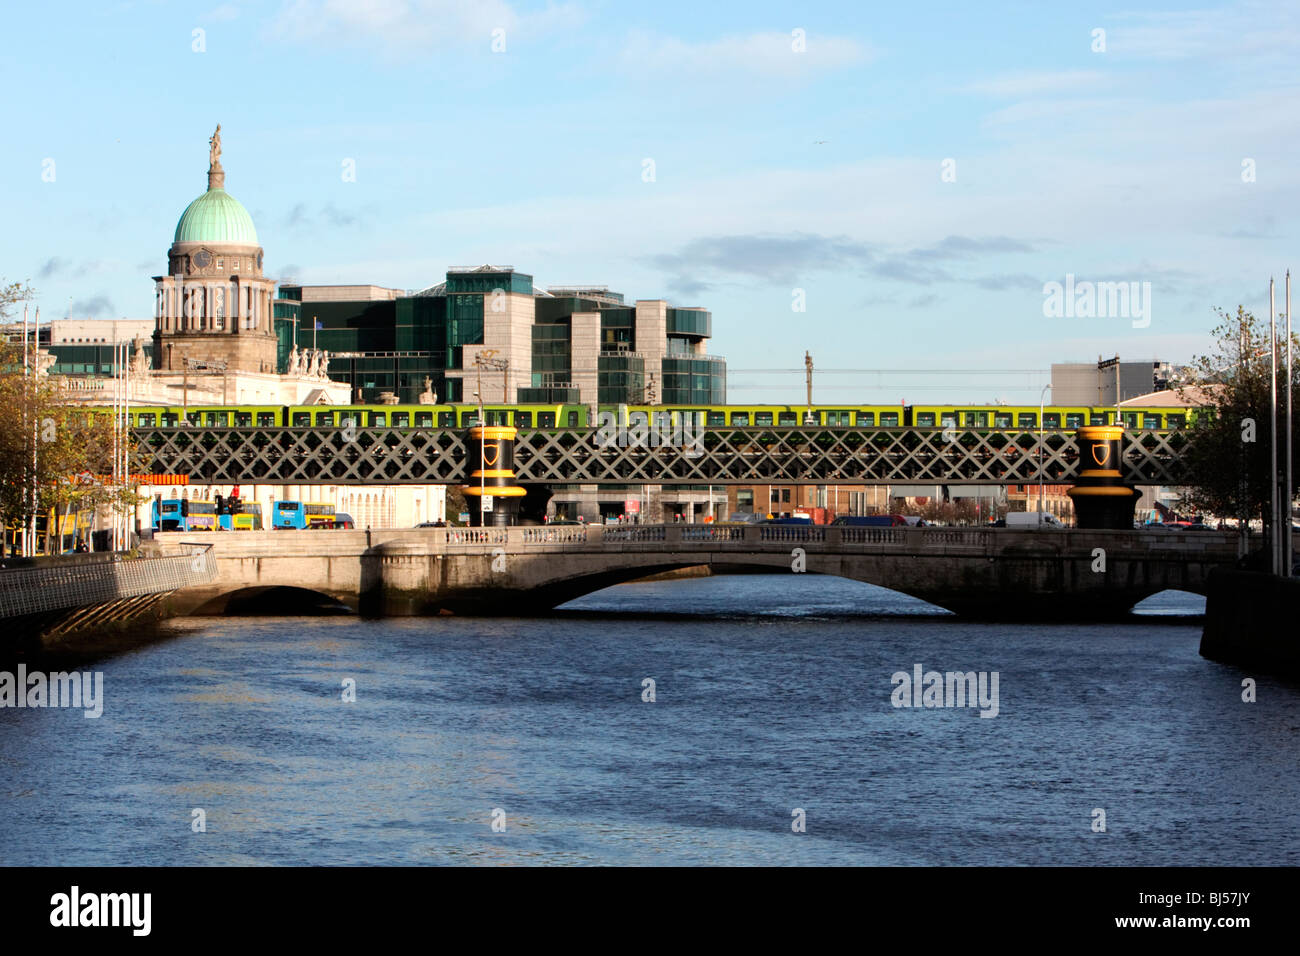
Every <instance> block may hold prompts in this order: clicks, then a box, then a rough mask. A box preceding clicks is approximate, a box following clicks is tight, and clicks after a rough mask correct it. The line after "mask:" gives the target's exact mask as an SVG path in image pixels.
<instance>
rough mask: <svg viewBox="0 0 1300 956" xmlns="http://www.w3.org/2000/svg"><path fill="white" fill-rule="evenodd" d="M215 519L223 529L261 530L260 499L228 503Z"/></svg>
mask: <svg viewBox="0 0 1300 956" xmlns="http://www.w3.org/2000/svg"><path fill="white" fill-rule="evenodd" d="M217 520H218V521H219V522H220V524H221V530H223V531H261V530H262V503H261V502H260V501H237V502H236V503H235V504H233V505H228V506H227V507H226V508H225V509H224V510H223V511H222V513H221V514H220V515H218V516H217Z"/></svg>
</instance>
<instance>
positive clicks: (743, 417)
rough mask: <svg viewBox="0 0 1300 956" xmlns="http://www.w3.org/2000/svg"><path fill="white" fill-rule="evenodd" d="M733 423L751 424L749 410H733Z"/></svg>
mask: <svg viewBox="0 0 1300 956" xmlns="http://www.w3.org/2000/svg"><path fill="white" fill-rule="evenodd" d="M731 424H733V425H748V424H749V412H732V413H731Z"/></svg>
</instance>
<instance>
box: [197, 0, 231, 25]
mask: <svg viewBox="0 0 1300 956" xmlns="http://www.w3.org/2000/svg"><path fill="white" fill-rule="evenodd" d="M238 18H239V7H237V6H235V5H234V4H233V3H223V4H221V5H220V6H217V7H213V8H212V9H211V10H209V11H208V12H207V13H205V14H203V16H202V18H201V19H202V21H203V22H205V23H211V22H214V21H215V22H218V23H222V22H225V21H228V20H236V19H238Z"/></svg>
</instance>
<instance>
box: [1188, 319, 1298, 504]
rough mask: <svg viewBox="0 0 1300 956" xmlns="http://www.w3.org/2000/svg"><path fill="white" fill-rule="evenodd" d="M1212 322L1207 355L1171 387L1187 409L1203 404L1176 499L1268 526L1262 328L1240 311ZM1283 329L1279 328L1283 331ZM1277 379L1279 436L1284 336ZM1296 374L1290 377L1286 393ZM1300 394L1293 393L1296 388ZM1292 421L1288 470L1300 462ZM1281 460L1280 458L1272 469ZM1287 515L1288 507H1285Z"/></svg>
mask: <svg viewBox="0 0 1300 956" xmlns="http://www.w3.org/2000/svg"><path fill="white" fill-rule="evenodd" d="M1215 311H1216V313H1217V314H1218V316H1219V324H1218V326H1216V327H1215V329H1214V331H1213V335H1214V338H1215V347H1214V349H1213V351H1212V352H1211V353H1210V354H1209V355H1198V356H1196V358H1195V359H1194V360H1193V362H1192V365H1191V369H1190V372H1191V375H1190V381H1188V382H1186V383H1185V384H1183V385H1181V386H1179V387H1178V394H1179V396H1180V397H1181V398H1182V399H1183V400H1184V401H1185V402H1187V403H1188V404H1189V405H1202V406H1203V407H1202V408H1201V410H1200V412H1199V413H1198V414H1197V415H1196V419H1195V421H1194V422H1193V424H1192V425H1191V427H1190V429H1189V437H1190V438H1191V439H1192V442H1191V445H1190V447H1189V448H1188V450H1187V451H1186V453H1185V457H1184V463H1185V465H1186V468H1187V471H1188V474H1189V475H1190V476H1191V478H1192V483H1191V484H1190V485H1189V486H1188V487H1187V488H1186V489H1185V492H1184V495H1183V500H1184V502H1186V504H1187V505H1188V506H1189V507H1190V508H1191V509H1193V510H1196V511H1202V512H1206V513H1209V514H1213V515H1216V516H1218V517H1220V518H1227V517H1234V518H1237V519H1244V520H1247V521H1253V520H1260V521H1262V522H1263V523H1264V524H1265V526H1266V527H1267V526H1268V524H1269V517H1270V516H1269V497H1270V487H1271V485H1270V482H1269V468H1270V456H1271V449H1270V445H1269V441H1270V422H1269V415H1270V396H1269V374H1268V367H1269V329H1268V325H1267V324H1265V322H1264V321H1262V320H1260V319H1257V318H1256V317H1255V316H1254V315H1253V314H1251V313H1250V312H1247V311H1246V310H1245V308H1243V307H1242V306H1238V307H1237V314H1236V315H1229V314H1228V313H1227V312H1225V311H1223V310H1222V309H1217V310H1215ZM1284 328H1285V326H1284ZM1291 347H1292V352H1293V353H1294V354H1296V355H1297V356H1300V337H1298V336H1293V337H1292V344H1291ZM1278 350H1279V362H1278V366H1279V367H1278V374H1277V393H1278V412H1279V417H1278V437H1279V445H1280V446H1281V444H1282V442H1281V439H1282V437H1283V436H1282V431H1283V429H1284V427H1285V418H1284V417H1283V415H1284V414H1285V412H1284V409H1285V405H1284V399H1283V395H1284V394H1285V391H1284V390H1285V387H1286V379H1285V374H1286V370H1285V354H1286V338H1285V334H1282V335H1280V336H1279V342H1278ZM1297 386H1300V377H1297V378H1295V379H1293V388H1296V387H1297ZM1297 390H1298V391H1300V389H1297ZM1297 424H1300V421H1293V422H1292V435H1291V441H1290V443H1289V447H1290V449H1291V453H1292V462H1293V464H1292V469H1293V472H1294V471H1295V468H1296V465H1297V464H1300V457H1297V456H1296V437H1297V434H1300V429H1298V428H1296V425H1297ZM1283 467H1285V466H1284V462H1283V461H1282V460H1281V458H1280V457H1279V461H1278V468H1279V470H1281V469H1282V468H1283ZM1283 510H1284V513H1285V514H1286V515H1288V516H1289V508H1284V509H1283Z"/></svg>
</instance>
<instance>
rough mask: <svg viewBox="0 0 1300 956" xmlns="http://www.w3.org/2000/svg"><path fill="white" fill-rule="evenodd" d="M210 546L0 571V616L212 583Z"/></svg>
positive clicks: (214, 569) (213, 564)
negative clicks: (177, 551)
mask: <svg viewBox="0 0 1300 956" xmlns="http://www.w3.org/2000/svg"><path fill="white" fill-rule="evenodd" d="M211 551H212V545H210V544H207V545H192V546H187V547H185V548H184V549H182V550H181V551H180V553H176V554H166V555H162V556H160V557H149V558H127V557H123V556H122V555H120V554H111V555H104V558H103V559H102V560H99V561H91V562H84V563H78V564H58V565H48V566H36V567H24V568H12V569H5V570H0V618H7V617H18V616H20V615H24V614H39V613H41V612H44V611H59V610H65V609H69V608H75V607H88V606H90V605H93V604H103V603H107V602H110V601H119V600H122V599H123V598H131V597H140V596H142V595H146V594H165V593H167V592H169V591H176V590H179V589H180V588H186V587H195V586H198V585H202V584H208V583H211V582H212V581H215V580H216V577H217V563H216V561H215V560H213V557H212V555H211V553H210V552H211Z"/></svg>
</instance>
